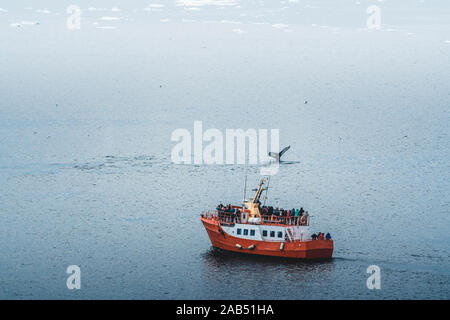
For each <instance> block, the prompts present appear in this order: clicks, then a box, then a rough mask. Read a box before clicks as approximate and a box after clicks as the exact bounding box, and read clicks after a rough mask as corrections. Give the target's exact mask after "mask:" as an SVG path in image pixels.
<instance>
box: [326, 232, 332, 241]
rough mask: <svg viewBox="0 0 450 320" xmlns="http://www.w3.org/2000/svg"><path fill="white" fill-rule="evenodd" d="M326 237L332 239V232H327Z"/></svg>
mask: <svg viewBox="0 0 450 320" xmlns="http://www.w3.org/2000/svg"><path fill="white" fill-rule="evenodd" d="M325 239H327V240H331V234H330V233H329V232H327V235H326V236H325Z"/></svg>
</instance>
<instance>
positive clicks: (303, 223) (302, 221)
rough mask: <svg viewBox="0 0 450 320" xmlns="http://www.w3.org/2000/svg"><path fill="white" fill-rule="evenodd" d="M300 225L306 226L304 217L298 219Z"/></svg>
mask: <svg viewBox="0 0 450 320" xmlns="http://www.w3.org/2000/svg"><path fill="white" fill-rule="evenodd" d="M300 224H301V225H302V226H305V225H306V217H305V216H301V217H300Z"/></svg>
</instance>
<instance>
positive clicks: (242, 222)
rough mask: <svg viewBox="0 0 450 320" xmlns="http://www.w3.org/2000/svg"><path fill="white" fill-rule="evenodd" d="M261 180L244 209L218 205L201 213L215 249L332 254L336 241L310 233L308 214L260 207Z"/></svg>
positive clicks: (308, 255) (309, 255) (310, 255)
mask: <svg viewBox="0 0 450 320" xmlns="http://www.w3.org/2000/svg"><path fill="white" fill-rule="evenodd" d="M266 181H267V183H268V178H267V179H266V178H262V179H261V181H260V183H259V186H258V188H257V189H256V193H255V195H254V196H253V198H250V200H249V201H245V200H244V204H243V205H242V206H236V205H229V206H227V207H223V206H219V207H218V208H217V210H209V211H206V212H202V214H201V221H202V223H203V225H204V227H205V229H206V231H207V233H208V236H209V238H210V240H211V244H212V246H213V247H216V248H220V249H223V250H227V251H234V252H243V253H248V254H256V255H265V256H275V257H285V258H299V259H324V258H331V257H332V255H333V240H331V236H330V235H329V234H327V236H326V237H325V236H324V234H323V233H320V234H319V235H317V236H316V235H315V234H313V235H311V234H310V229H309V227H310V216H309V214H308V212H306V211H303V212H301V211H299V210H288V211H286V210H276V209H275V210H274V209H273V208H272V207H266V206H261V202H260V198H261V195H262V193H263V191H267V188H263V185H264V184H265V182H266Z"/></svg>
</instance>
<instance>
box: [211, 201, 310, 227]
mask: <svg viewBox="0 0 450 320" xmlns="http://www.w3.org/2000/svg"><path fill="white" fill-rule="evenodd" d="M216 209H217V212H218V213H219V218H221V220H223V219H224V220H230V221H227V222H238V223H239V222H240V220H241V211H240V210H239V208H233V206H232V205H231V204H227V205H226V206H225V205H223V204H222V203H221V204H219V205H218V206H217V207H216ZM259 212H260V213H261V217H262V219H263V222H264V223H275V224H287V225H307V224H308V222H309V221H308V216H309V214H308V211H305V210H303V208H300V209H295V208H293V209H289V210H285V209H283V208H274V207H272V206H262V207H260V208H259Z"/></svg>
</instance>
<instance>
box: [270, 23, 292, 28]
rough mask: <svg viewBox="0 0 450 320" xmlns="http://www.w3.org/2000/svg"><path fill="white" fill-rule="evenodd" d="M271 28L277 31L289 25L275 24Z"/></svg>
mask: <svg viewBox="0 0 450 320" xmlns="http://www.w3.org/2000/svg"><path fill="white" fill-rule="evenodd" d="M272 27H274V28H277V29H283V28H287V27H289V25H287V24H284V23H275V24H273V25H272Z"/></svg>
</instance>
